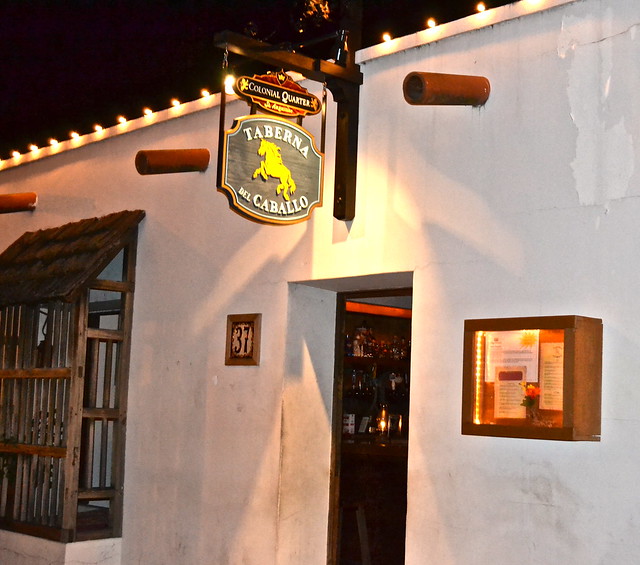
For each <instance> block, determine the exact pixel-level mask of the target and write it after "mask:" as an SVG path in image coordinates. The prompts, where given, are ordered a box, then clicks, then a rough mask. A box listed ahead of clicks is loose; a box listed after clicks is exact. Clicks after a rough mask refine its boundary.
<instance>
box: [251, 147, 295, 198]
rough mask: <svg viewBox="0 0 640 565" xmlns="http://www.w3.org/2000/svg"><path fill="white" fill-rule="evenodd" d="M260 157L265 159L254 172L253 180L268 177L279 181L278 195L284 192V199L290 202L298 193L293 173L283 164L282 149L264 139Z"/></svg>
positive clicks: (259, 151)
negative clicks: (295, 193) (258, 177)
mask: <svg viewBox="0 0 640 565" xmlns="http://www.w3.org/2000/svg"><path fill="white" fill-rule="evenodd" d="M258 155H260V157H263V159H262V161H261V162H260V166H259V167H258V168H257V169H256V170H255V171H254V172H253V178H254V179H255V178H256V177H257V176H258V175H260V176H261V177H262V178H263V180H267V178H268V177H273V178H277V179H279V180H280V184H279V185H278V187H277V188H276V193H277V194H280V192H282V196H284V199H285V200H289V196H290V195H291V194H293V193H294V192H295V191H296V183H295V182H294V180H293V177H292V176H291V171H290V170H289V169H287V167H285V166H284V164H283V163H282V156H281V155H280V148H279V147H278V146H277V145H276V144H275V143H271V142H270V141H265V140H264V139H262V140H260V147H259V148H258Z"/></svg>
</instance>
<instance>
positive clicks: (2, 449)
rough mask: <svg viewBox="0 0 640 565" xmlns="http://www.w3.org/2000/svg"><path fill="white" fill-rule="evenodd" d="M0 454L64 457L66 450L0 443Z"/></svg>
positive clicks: (45, 446)
mask: <svg viewBox="0 0 640 565" xmlns="http://www.w3.org/2000/svg"><path fill="white" fill-rule="evenodd" d="M0 453H18V454H25V455H40V456H42V457H56V458H61V457H66V455H67V450H66V448H64V447H52V446H50V445H33V444H27V443H0Z"/></svg>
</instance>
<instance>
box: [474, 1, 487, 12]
mask: <svg viewBox="0 0 640 565" xmlns="http://www.w3.org/2000/svg"><path fill="white" fill-rule="evenodd" d="M486 9H487V7H486V6H485V3H484V2H478V5H477V6H476V10H478V12H484V11H485V10H486Z"/></svg>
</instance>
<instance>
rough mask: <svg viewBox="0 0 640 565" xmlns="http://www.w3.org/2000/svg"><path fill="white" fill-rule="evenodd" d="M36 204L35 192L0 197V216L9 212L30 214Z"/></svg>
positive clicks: (36, 196)
mask: <svg viewBox="0 0 640 565" xmlns="http://www.w3.org/2000/svg"><path fill="white" fill-rule="evenodd" d="M37 203H38V195H37V194H36V193H35V192H19V193H15V194H1V195H0V214H9V213H11V212H30V211H32V210H34V209H35V207H36V204H37Z"/></svg>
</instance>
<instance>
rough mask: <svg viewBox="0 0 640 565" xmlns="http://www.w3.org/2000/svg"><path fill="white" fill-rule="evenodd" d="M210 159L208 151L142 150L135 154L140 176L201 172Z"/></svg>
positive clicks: (205, 168) (204, 169)
mask: <svg viewBox="0 0 640 565" xmlns="http://www.w3.org/2000/svg"><path fill="white" fill-rule="evenodd" d="M210 157H211V155H210V154H209V150H208V149H143V150H142V151H138V153H137V154H136V170H137V171H138V173H140V174H141V175H162V174H166V173H188V172H192V171H198V172H203V171H206V170H207V167H208V166H209V159H210Z"/></svg>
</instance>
